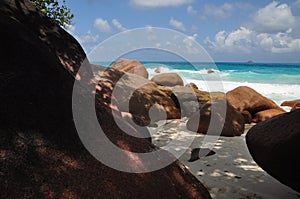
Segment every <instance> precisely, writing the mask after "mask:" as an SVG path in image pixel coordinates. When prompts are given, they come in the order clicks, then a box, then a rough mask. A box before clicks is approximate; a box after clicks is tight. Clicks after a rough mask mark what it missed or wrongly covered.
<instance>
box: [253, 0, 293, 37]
mask: <svg viewBox="0 0 300 199" xmlns="http://www.w3.org/2000/svg"><path fill="white" fill-rule="evenodd" d="M254 22H255V26H254V27H255V29H258V30H259V31H264V32H278V31H286V30H288V29H289V28H293V27H294V26H295V25H296V17H295V16H293V14H292V11H291V8H290V6H288V5H287V4H279V3H278V2H276V1H273V2H271V3H270V4H268V5H267V6H266V7H264V8H261V9H259V10H258V11H257V12H256V13H255V15H254Z"/></svg>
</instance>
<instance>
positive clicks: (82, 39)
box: [77, 31, 99, 44]
mask: <svg viewBox="0 0 300 199" xmlns="http://www.w3.org/2000/svg"><path fill="white" fill-rule="evenodd" d="M77 39H78V42H79V43H81V44H89V43H96V42H97V41H98V39H99V35H93V34H92V33H91V31H88V32H87V33H85V34H82V35H77Z"/></svg>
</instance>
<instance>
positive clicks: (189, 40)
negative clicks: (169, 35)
mask: <svg viewBox="0 0 300 199" xmlns="http://www.w3.org/2000/svg"><path fill="white" fill-rule="evenodd" d="M197 37H198V35H197V34H193V36H187V37H186V38H184V40H183V43H184V44H185V45H186V46H193V44H194V42H195V40H196V39H197Z"/></svg>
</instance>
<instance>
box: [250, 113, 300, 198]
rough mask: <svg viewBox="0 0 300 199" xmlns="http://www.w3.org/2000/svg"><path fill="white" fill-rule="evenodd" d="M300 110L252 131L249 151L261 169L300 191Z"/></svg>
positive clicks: (261, 124)
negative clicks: (299, 159)
mask: <svg viewBox="0 0 300 199" xmlns="http://www.w3.org/2000/svg"><path fill="white" fill-rule="evenodd" d="M299 121H300V110H295V111H293V112H290V113H285V114H282V115H279V116H277V117H274V118H272V119H270V120H267V121H265V122H261V123H258V124H257V125H256V126H254V127H252V128H251V129H250V130H249V132H248V133H247V135H246V142H247V146H248V149H249V151H250V153H251V155H252V157H253V159H254V160H255V161H256V162H257V164H258V165H259V166H261V167H262V168H263V169H264V170H265V171H266V172H268V173H269V174H270V175H272V176H273V177H274V178H276V179H277V180H279V181H280V182H282V183H283V184H285V185H287V186H289V187H291V188H293V189H295V190H296V191H298V192H299V191H300V171H299V168H300V162H299V161H298V158H299V151H300V123H299Z"/></svg>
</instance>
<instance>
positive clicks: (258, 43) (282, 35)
mask: <svg viewBox="0 0 300 199" xmlns="http://www.w3.org/2000/svg"><path fill="white" fill-rule="evenodd" d="M291 31H292V30H291V29H289V30H287V31H286V32H278V33H275V34H273V33H258V32H256V31H254V30H250V29H248V28H245V27H240V28H239V29H237V30H235V31H232V32H227V31H220V32H218V33H217V34H216V35H215V38H214V40H213V41H211V40H210V38H206V39H205V41H204V43H205V44H206V45H208V46H209V47H210V48H211V49H213V50H215V51H220V52H224V51H225V52H228V51H229V52H246V53H250V52H252V51H254V50H263V51H266V52H272V53H289V52H300V39H295V38H293V37H292V36H291Z"/></svg>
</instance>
